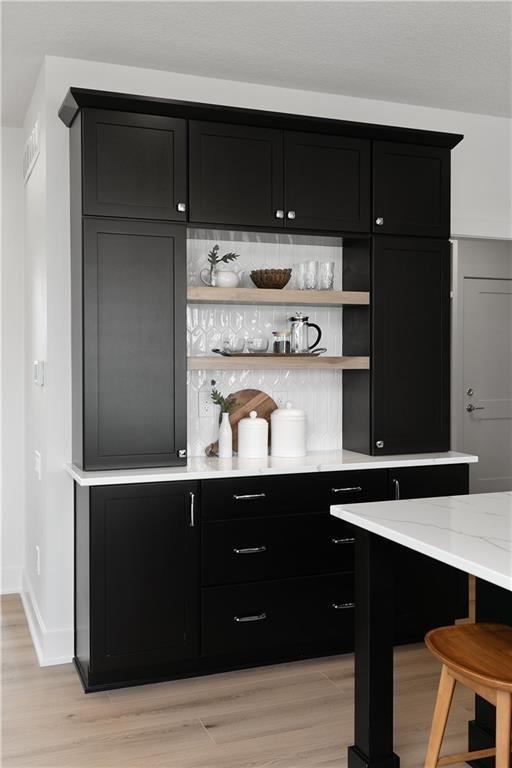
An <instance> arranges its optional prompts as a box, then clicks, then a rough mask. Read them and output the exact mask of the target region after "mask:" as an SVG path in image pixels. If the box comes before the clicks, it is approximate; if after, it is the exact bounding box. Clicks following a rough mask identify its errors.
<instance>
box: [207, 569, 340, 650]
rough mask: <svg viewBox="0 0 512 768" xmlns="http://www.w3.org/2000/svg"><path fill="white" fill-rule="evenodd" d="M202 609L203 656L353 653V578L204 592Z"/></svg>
mask: <svg viewBox="0 0 512 768" xmlns="http://www.w3.org/2000/svg"><path fill="white" fill-rule="evenodd" d="M202 603H203V608H202V641H203V653H204V654H205V655H211V656H225V657H227V658H228V659H229V656H230V655H232V654H234V655H236V656H239V655H241V654H243V655H245V656H246V657H247V658H248V659H250V658H251V656H252V657H254V656H263V655H264V654H265V653H268V652H269V651H270V650H272V649H273V650H274V651H278V650H281V653H283V651H284V652H286V650H288V651H289V652H290V651H291V650H292V649H293V651H294V652H297V651H300V649H301V648H302V649H303V650H306V649H308V648H310V647H316V648H317V649H320V648H322V647H324V648H326V649H327V648H328V649H329V650H331V651H333V652H334V651H337V652H340V653H341V652H343V651H348V650H351V649H352V647H353V609H354V577H353V575H352V574H336V575H329V576H324V575H322V576H315V577H310V578H306V579H284V580H280V581H265V582H264V583H263V584H241V585H237V586H232V587H214V588H210V589H206V590H203V596H202Z"/></svg>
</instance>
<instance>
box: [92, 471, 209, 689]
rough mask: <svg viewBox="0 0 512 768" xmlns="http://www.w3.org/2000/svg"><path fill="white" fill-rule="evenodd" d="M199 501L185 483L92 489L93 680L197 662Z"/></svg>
mask: <svg viewBox="0 0 512 768" xmlns="http://www.w3.org/2000/svg"><path fill="white" fill-rule="evenodd" d="M195 493H196V486H195V484H194V483H180V482H177V483H154V484H141V485H119V486H100V487H94V488H91V497H90V543H89V547H90V562H91V570H90V597H89V599H90V648H89V652H90V657H89V664H90V672H91V674H92V675H95V674H97V673H99V672H102V671H109V670H110V671H115V670H124V669H130V668H133V667H146V666H147V667H150V666H151V665H157V664H159V665H164V664H165V663H166V662H172V661H176V660H181V659H190V658H194V657H195V656H198V653H199V649H198V643H199V639H198V638H199V581H198V579H199V570H198V569H199V559H198V554H199V534H198V531H199V529H198V528H197V526H196V525H191V522H193V520H192V518H191V503H192V500H193V499H192V496H191V494H194V495H195ZM194 500H195V499H194ZM126 678H128V679H129V673H128V674H127V675H126Z"/></svg>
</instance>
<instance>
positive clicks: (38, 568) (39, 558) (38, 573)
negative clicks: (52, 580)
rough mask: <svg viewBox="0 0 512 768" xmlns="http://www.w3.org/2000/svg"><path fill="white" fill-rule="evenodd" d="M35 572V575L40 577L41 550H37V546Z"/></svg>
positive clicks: (37, 548) (37, 546)
mask: <svg viewBox="0 0 512 768" xmlns="http://www.w3.org/2000/svg"><path fill="white" fill-rule="evenodd" d="M36 571H37V575H38V576H40V575H41V550H40V549H39V545H38V544H36Z"/></svg>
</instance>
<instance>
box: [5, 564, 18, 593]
mask: <svg viewBox="0 0 512 768" xmlns="http://www.w3.org/2000/svg"><path fill="white" fill-rule="evenodd" d="M21 571H22V569H21V568H15V567H13V568H8V567H5V566H2V577H1V578H2V585H1V588H0V594H2V595H12V594H18V593H19V592H21Z"/></svg>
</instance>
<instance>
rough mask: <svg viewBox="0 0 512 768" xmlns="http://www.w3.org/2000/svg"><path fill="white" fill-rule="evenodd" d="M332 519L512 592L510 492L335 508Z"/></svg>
mask: <svg viewBox="0 0 512 768" xmlns="http://www.w3.org/2000/svg"><path fill="white" fill-rule="evenodd" d="M331 515H333V516H334V517H338V518H339V519H340V520H343V521H345V522H346V523H350V524H351V525H354V526H357V527H358V528H363V529H364V530H365V531H369V532H370V533H374V534H377V535H378V536H381V537H383V538H385V539H389V540H390V541H393V542H395V543H396V544H401V545H403V546H404V547H408V548H409V549H413V550H415V551H416V552H421V554H423V555H427V556H428V557H432V558H434V559H435V560H439V561H441V562H442V563H446V564H447V565H452V566H453V567H455V568H459V569H460V570H462V571H466V573H471V574H472V575H473V576H477V577H478V578H481V579H484V580H485V581H488V582H490V583H491V584H495V585H496V586H498V587H502V588H504V589H507V590H509V591H512V491H504V492H502V493H478V494H473V495H469V496H442V497H438V498H428V499H403V500H401V501H380V502H378V503H375V502H367V503H363V504H337V505H334V506H332V507H331Z"/></svg>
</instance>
